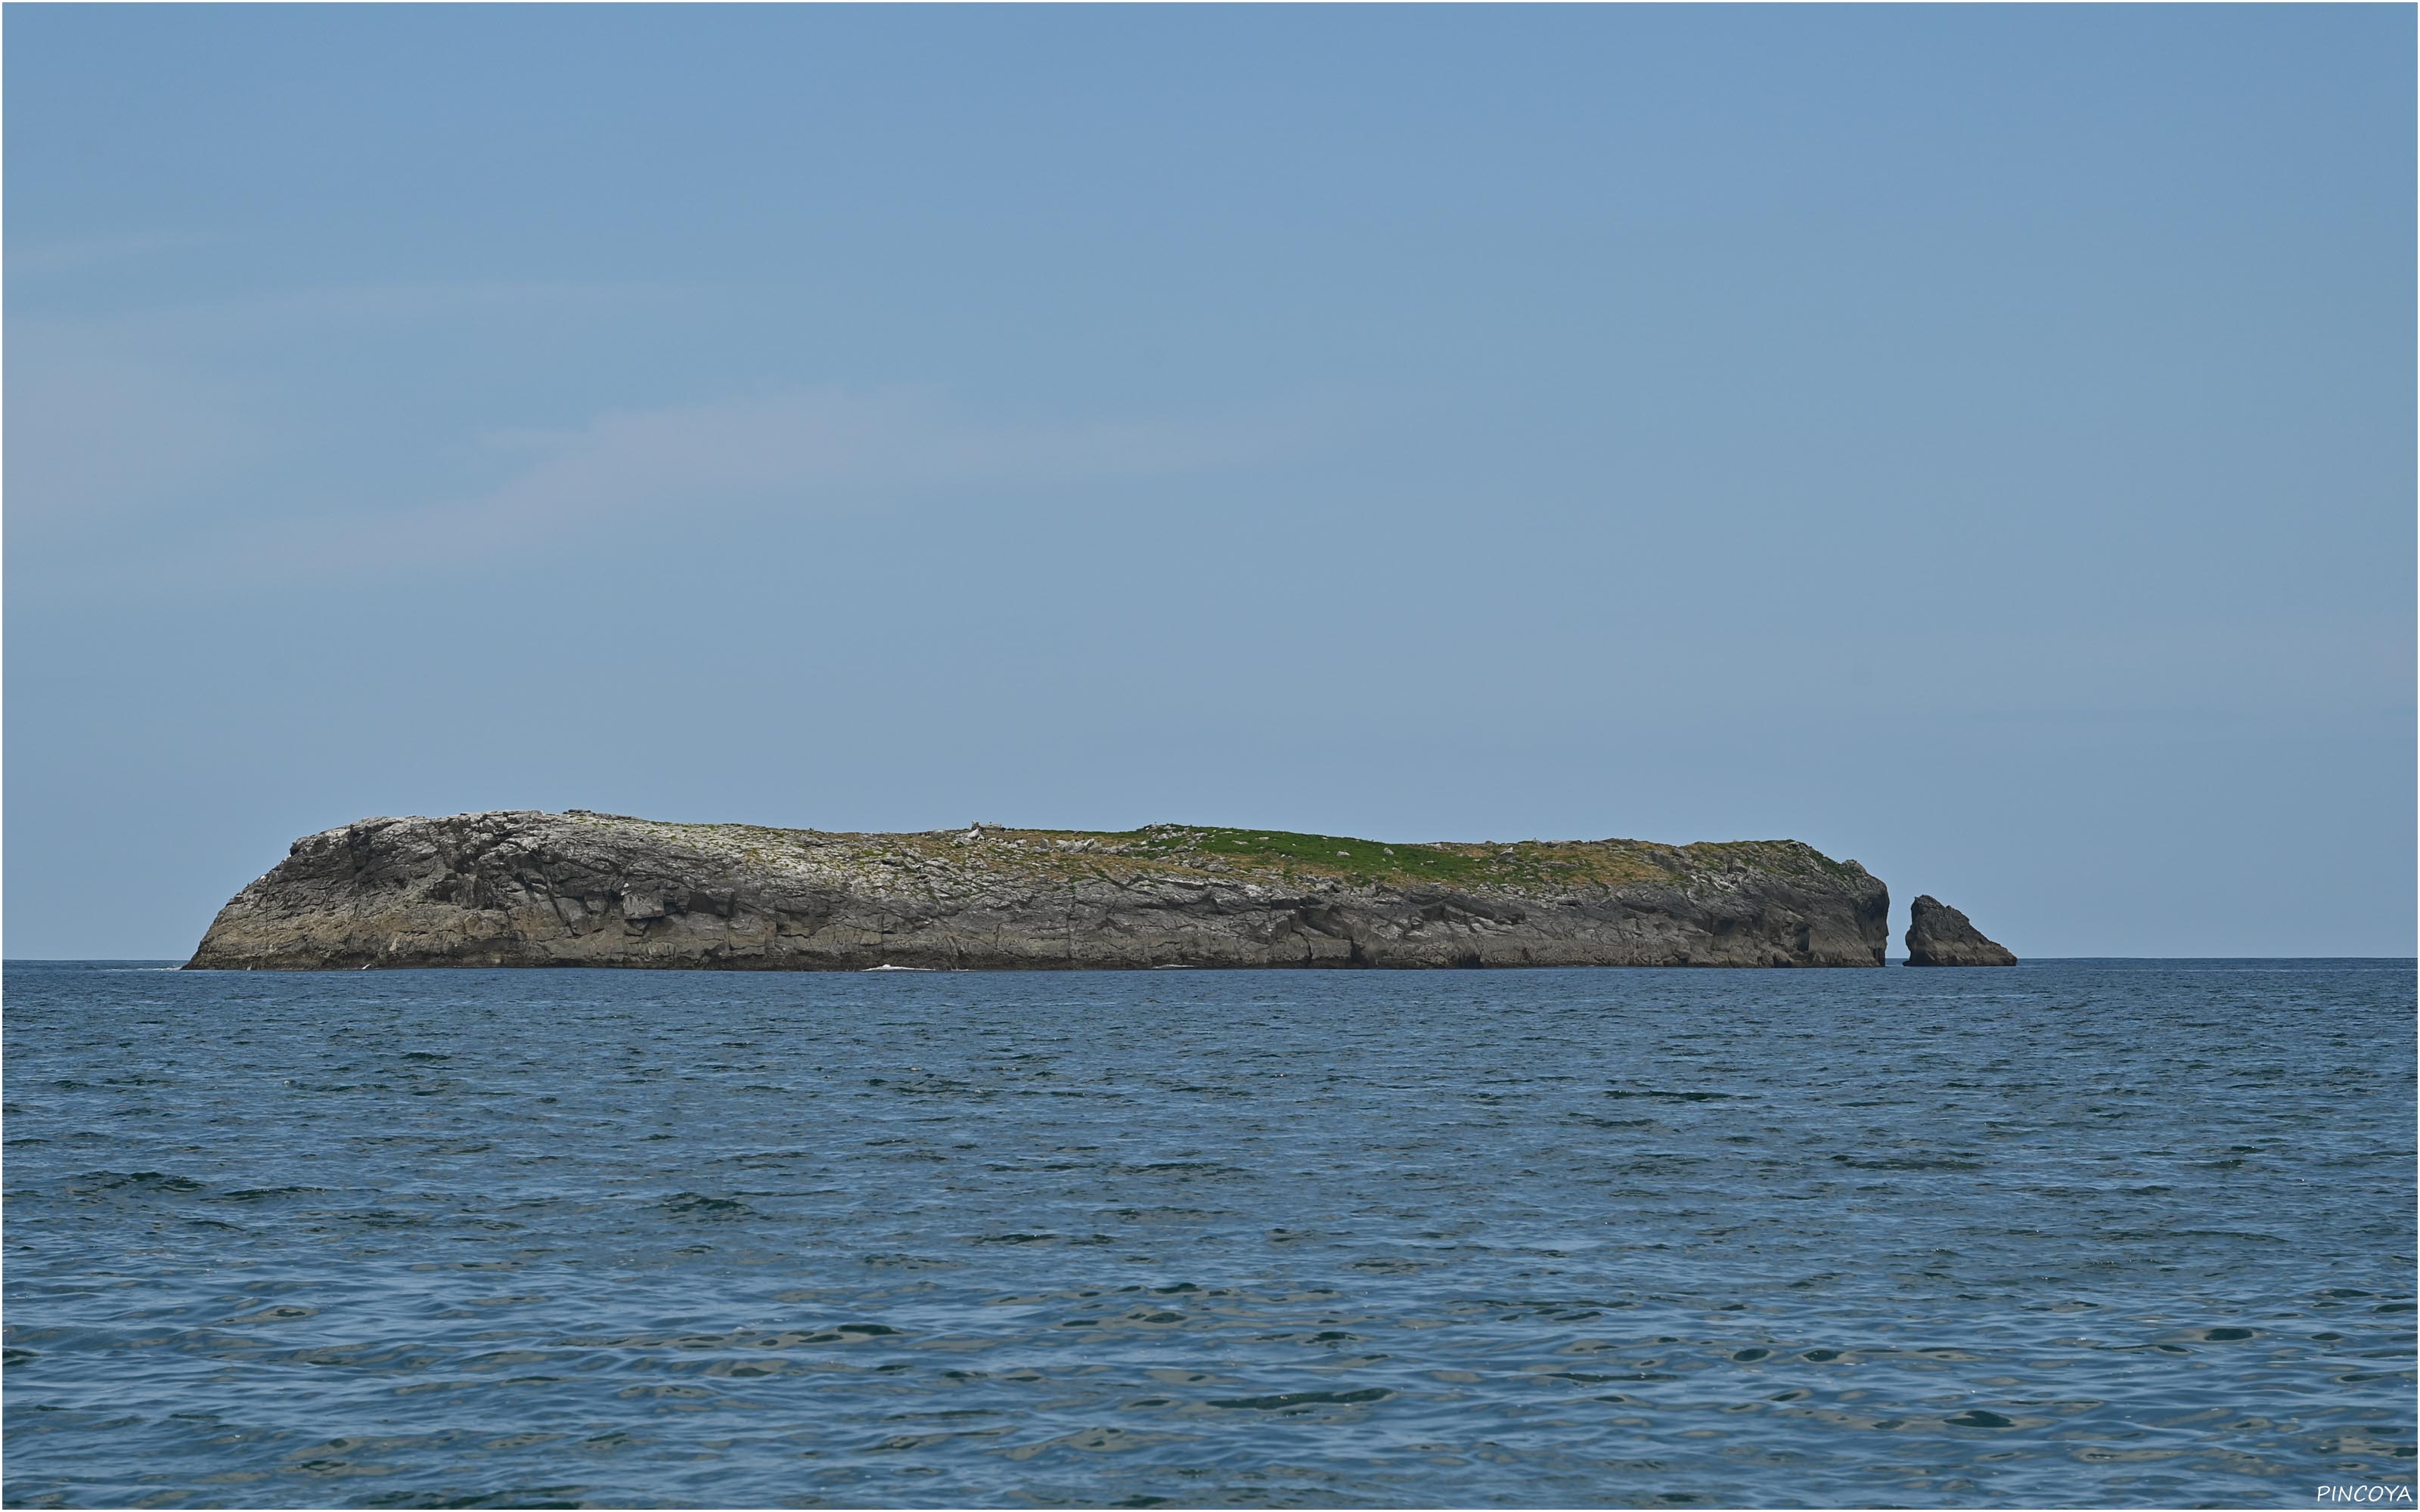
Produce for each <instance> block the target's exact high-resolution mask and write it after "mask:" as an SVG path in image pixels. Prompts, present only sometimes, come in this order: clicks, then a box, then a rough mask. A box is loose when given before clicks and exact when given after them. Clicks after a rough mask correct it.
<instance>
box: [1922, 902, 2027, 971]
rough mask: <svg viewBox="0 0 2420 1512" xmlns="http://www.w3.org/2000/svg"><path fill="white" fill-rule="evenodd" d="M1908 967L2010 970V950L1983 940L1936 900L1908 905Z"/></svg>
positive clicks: (2012, 962)
mask: <svg viewBox="0 0 2420 1512" xmlns="http://www.w3.org/2000/svg"><path fill="white" fill-rule="evenodd" d="M1907 964H1909V965H1912V966H2013V965H2015V964H2017V958H2016V956H2015V955H2014V954H2013V953H2011V952H2010V951H2009V948H2008V947H2007V946H2005V945H2002V944H1999V943H1998V942H1997V941H1994V940H1987V939H1985V938H1984V937H1983V932H1982V931H1981V930H1978V929H1977V928H1976V927H1975V926H1974V924H1973V923H1972V922H1971V921H1970V920H1969V919H1968V918H1966V916H1965V915H1964V914H1962V913H1960V912H1959V911H1958V910H1957V909H1955V908H1952V907H1950V906H1949V905H1948V904H1947V903H1943V902H1942V901H1941V900H1940V899H1938V898H1933V897H1923V898H1918V899H1917V900H1916V902H1915V903H1911V904H1909V905H1908V920H1907Z"/></svg>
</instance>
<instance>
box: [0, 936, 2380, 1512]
mask: <svg viewBox="0 0 2420 1512" xmlns="http://www.w3.org/2000/svg"><path fill="white" fill-rule="evenodd" d="M2413 980H2414V979H2413V972H2412V966H2411V964H2409V963H2378V962H2369V963H2364V962H2266V963H2261V962H2200V963H2193V962H2173V963H2156V964H2154V963H2113V962H2051V963H2044V964H2029V965H2026V966H2024V967H2021V968H2019V969H2016V970H2013V971H1917V970H1909V969H1905V968H1899V967H1894V968H1888V969H1885V970H1881V971H1828V972H1825V971H1817V972H1758V971H1732V972H1721V971H1696V972H1692V971H1535V972H1452V973H1434V974H1422V973H1388V972H1376V973H1296V972H1219V973H1213V972H1173V971H1170V972H1156V973H1131V974H1129V973H1103V974H1096V975H1095V974H1075V975H1059V974H1047V975H1040V974H1037V975H989V974H968V975H921V974H905V973H903V974H885V975H866V976H827V975H818V976H786V975H784V976H769V975H768V976H758V975H734V974H715V973H642V972H623V973H615V972H568V971H566V972H507V971H496V972H488V971H458V972H395V973H376V972H353V973H342V974H324V975H282V974H266V973H264V974H240V975H221V974H199V973H183V974H179V973H176V972H169V971H161V970H156V969H138V968H131V967H127V966H108V965H76V966H64V965H38V964H19V965H12V966H10V967H8V971H7V975H6V990H7V1019H6V1031H7V1050H8V1058H7V1063H6V1095H7V1115H8V1117H7V1123H6V1138H7V1166H6V1177H7V1208H6V1216H7V1228H6V1243H7V1270H6V1303H7V1313H6V1335H7V1343H8V1352H7V1356H6V1361H7V1363H6V1367H5V1385H6V1428H7V1451H8V1452H7V1461H6V1481H5V1492H6V1498H7V1501H8V1503H9V1504H21V1505H44V1504H159V1505H195V1506H199V1505H227V1504H234V1505H250V1506H278V1505H298V1504H303V1505H369V1506H390V1505H391V1506H416V1505H442V1504H448V1503H471V1504H582V1503H585V1504H625V1505H627V1504H721V1505H731V1504H827V1503H828V1504H892V1505H896V1504H968V1503H974V1504H1030V1503H1042V1504H1065V1503H1076V1504H1095V1505H1099V1504H1129V1505H1149V1504H1155V1503H1156V1502H1166V1503H1173V1504H1183V1505H1192V1506H1202V1505H1216V1504H1230V1503H1243V1504H1357V1505H1390V1504H1455V1505H1466V1506H1468V1505H1481V1504H1563V1505H1575V1504H1580V1505H1584V1504H1669V1503H1687V1502H1693V1501H1694V1502H1704V1503H1715V1504H1840V1503H1852V1504H1873V1503H1888V1504H1982V1503H1993V1504H2009V1503H2015V1504H2129V1503H2134V1504H2194V1503H2217V1504H2292V1505H2299V1506H2308V1505H2312V1504H2313V1500H2314V1493H2315V1489H2316V1488H2317V1487H2319V1485H2321V1484H2342V1483H2349V1482H2373V1483H2375V1482H2389V1483H2393V1484H2397V1485H2402V1486H2410V1485H2411V1484H2412V1440H2413V1427H2414V1422H2413V1419H2414V1407H2413V1401H2414V1396H2413V1392H2414V1382H2413V1369H2412V1364H2413V1335H2412V1319H2413V1314H2412V1306H2413V1242H2412V1241H2413V1198H2414V1186H2413V1182H2414V1172H2413V1102H2412V1094H2413V1057H2414V1045H2413V1013H2412V1009H2413ZM2407 1504H2408V1503H2407Z"/></svg>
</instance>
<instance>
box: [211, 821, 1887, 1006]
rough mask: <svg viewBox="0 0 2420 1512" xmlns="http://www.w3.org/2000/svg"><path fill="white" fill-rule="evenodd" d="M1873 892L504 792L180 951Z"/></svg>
mask: <svg viewBox="0 0 2420 1512" xmlns="http://www.w3.org/2000/svg"><path fill="white" fill-rule="evenodd" d="M1889 907H1890V896H1889V894H1888V892H1887V891H1885V888H1884V887H1883V885H1882V883H1881V882H1879V881H1878V880H1876V879H1875V878H1874V877H1872V876H1871V875H1869V873H1868V872H1866V870H1865V869H1864V868H1863V867H1861V866H1859V865H1858V864H1857V863H1856V862H1854V861H1835V860H1832V859H1830V858H1829V857H1827V856H1823V854H1822V853H1820V852H1818V851H1816V850H1815V849H1814V848H1812V847H1811V846H1807V845H1804V844H1801V843H1799V842H1797V841H1737V842H1731V843H1713V844H1698V845H1659V844H1652V843H1649V842H1646V841H1621V840H1606V841H1525V842H1522V843H1519V844H1493V843H1490V844H1477V845H1471V844H1428V845H1385V844H1381V843H1378V842H1375V841H1361V840H1348V839H1340V838H1336V837H1330V836H1320V835H1297V834H1289V833H1284V832H1280V831H1275V830H1246V829H1220V828H1208V827H1203V826H1199V825H1153V826H1151V827H1149V828H1145V829H1139V830H1131V831H1126V832H1123V833H1117V834H1088V833H1076V832H1070V831H1056V830H1019V829H1003V828H998V827H995V826H991V825H974V826H970V827H969V828H967V829H964V830H939V831H933V832H929V833H923V834H902V835H877V834H862V835H861V834H827V833H822V832H819V831H814V830H799V829H768V828H761V827H758V826H755V825H686V824H661V823H657V822H654V821H650V820H644V819H632V818H627V817H623V816H619V815H613V814H601V813H589V812H586V811H583V810H573V811H571V812H569V813H563V814H552V813H537V812H528V811H514V812H503V813H474V814H458V815H455V816H453V817H451V818H442V819H417V818H415V819H365V820H362V821H361V822H359V823H357V824H351V825H345V826H344V827H343V828H341V829H331V830H328V831H326V832H325V833H322V834H318V835H312V836H308V837H306V838H304V839H302V840H300V841H295V843H294V846H293V849H292V852H291V853H290V854H289V855H288V856H287V857H286V859H285V860H284V861H282V862H280V863H279V864H278V865H277V867H276V869H275V870H274V871H271V872H270V873H269V874H268V875H266V876H264V877H262V878H260V879H259V880H258V881H256V882H255V883H253V884H252V885H251V886H250V887H246V888H244V889H243V890H242V891H241V892H240V893H238V894H237V895H236V896H235V898H234V899H233V900H232V901H231V902H229V903H227V905H226V906H225V908H223V909H221V910H220V912H219V915H218V918H216V919H215V920H214V921H213V922H212V923H211V925H210V927H209V933H207V934H206V935H204V936H203V938H202V943H201V947H200V949H197V950H195V951H194V958H193V960H192V961H190V962H188V963H187V966H188V967H189V968H216V969H281V970H328V969H345V968H352V967H360V966H673V967H721V968H731V969H756V970H863V969H867V968H872V967H878V966H907V967H931V968H971V969H986V970H998V969H1068V968H1082V967H1095V968H1140V967H1155V966H1522V965H1534V966H1566V965H1639V966H1648V965H1652V966H1664V965H1707V966H1874V965H1880V964H1882V960H1883V947H1884V944H1885V938H1886V931H1887V923H1886V919H1887V916H1888V912H1889Z"/></svg>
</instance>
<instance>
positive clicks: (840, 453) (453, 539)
mask: <svg viewBox="0 0 2420 1512" xmlns="http://www.w3.org/2000/svg"><path fill="white" fill-rule="evenodd" d="M1303 429H1304V425H1303V422H1302V421H1301V420H1300V419H1299V418H1293V419H1285V420H1253V419H1249V418H1248V419H1241V420H1238V419H1218V418H1177V419H1164V418H1163V419H1143V420H1103V421H1083V422H1072V423H1070V422H1040V421H1005V420H998V419H988V418H985V417H981V416H978V415H973V414H970V413H968V412H967V411H966V410H965V409H963V408H962V407H960V406H958V405H955V404H954V403H952V402H950V401H949V400H948V399H947V397H946V396H945V395H943V394H941V393H939V392H937V391H934V390H930V389H910V388H892V389H878V390H870V391H868V390H850V389H843V388H831V387H826V388H815V389H806V390H798V391H792V392H787V393H774V394H767V395H759V396H750V397H743V398H737V399H730V400H725V401H721V402H718V403H712V404H693V405H680V406H672V407H667V408H661V409H632V410H617V411H613V412H609V413H606V414H602V415H599V416H597V418H595V419H593V420H591V421H590V422H588V423H587V424H584V425H582V426H579V427H577V428H574V429H570V430H565V431H555V432H532V431H519V432H508V433H501V434H499V435H498V436H497V437H495V438H492V439H493V440H495V441H496V442H497V443H498V444H499V446H501V447H505V448H509V449H511V450H513V451H517V452H520V453H521V454H523V455H531V454H535V455H531V459H530V460H529V461H527V462H526V463H525V464H524V465H523V466H522V468H521V469H520V471H518V472H516V473H514V474H513V475H512V476H510V477H509V478H507V479H506V480H505V481H504V482H503V483H501V484H499V485H498V486H495V487H492V488H489V489H488V490H486V491H484V492H481V493H477V494H475V495H473V496H471V497H468V498H462V499H457V500H452V501H444V502H440V503H434V504H430V505H427V506H425V507H421V508H416V509H406V510H400V511H395V512H389V513H383V514H380V515H376V516H371V517H361V516H354V517H349V518H338V519H330V518H327V517H318V518H312V519H304V520H291V521H287V522H286V523H284V524H282V525H279V526H275V527H263V528H261V529H260V530H258V531H257V532H253V536H252V538H251V539H248V540H245V541H242V542H240V543H229V547H230V549H229V550H228V552H227V556H226V561H225V563H224V565H225V568H226V569H228V570H234V571H240V570H241V569H243V568H247V567H248V568H253V569H268V570H271V571H274V572H278V573H281V574H282V573H290V572H299V573H317V572H328V571H353V572H358V571H363V570H397V569H427V568H432V567H440V566H456V567H461V566H476V565H481V564H486V563H494V562H497V561H503V560H509V559H512V558H514V557H517V556H521V555H525V554H529V553H534V552H538V551H543V550H547V549H550V548H553V547H555V546H557V545H559V544H560V543H563V542H565V541H568V540H575V539H576V540H580V541H585V542H591V543H593V542H597V541H598V540H600V539H606V540H610V539H611V536H610V535H600V532H599V527H600V526H611V525H613V524H617V523H625V522H629V523H636V522H639V521H644V520H663V519H668V518H676V519H679V520H682V521H684V522H688V523H692V524H694V523H699V522H703V521H707V520H711V519H713V518H715V517H723V516H730V515H734V514H737V513H740V512H744V511H774V512H785V513H803V512H810V511H816V510H822V509H829V508H833V507H847V506H853V505H861V504H869V503H882V502H888V501H899V500H903V499H909V498H916V497H926V496H931V495H935V494H945V493H948V492H951V491H954V490H960V489H966V488H974V487H1004V486H1022V485H1036V484H1041V485H1048V484H1075V483H1080V482H1086V481H1093V480H1110V479H1118V478H1144V477H1155V476H1166V475H1171V474H1178V473H1186V472H1193V471H1202V470H1205V469H1212V468H1218V467H1224V466H1230V465H1234V464H1238V463H1242V462H1246V461H1249V460H1251V459H1253V458H1256V457H1259V456H1264V455H1271V454H1273V453H1275V452H1278V451H1281V450H1288V449H1291V448H1292V447H1293V446H1295V444H1297V443H1298V442H1299V440H1301V439H1302V433H1303ZM187 565H188V566H192V565H194V563H187Z"/></svg>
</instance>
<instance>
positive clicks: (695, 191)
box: [5, 6, 2415, 957]
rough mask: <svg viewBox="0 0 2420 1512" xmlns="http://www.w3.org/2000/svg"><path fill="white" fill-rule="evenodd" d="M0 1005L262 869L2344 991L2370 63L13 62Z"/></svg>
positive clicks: (1968, 48)
mask: <svg viewBox="0 0 2420 1512" xmlns="http://www.w3.org/2000/svg"><path fill="white" fill-rule="evenodd" d="M5 41H6V52H5V68H6V99H5V112H6V129H7V134H6V162H5V167H6V203H5V211H6V232H7V239H6V249H5V254H6V270H7V282H6V301H7V326H6V353H5V355H6V361H7V369H6V401H7V403H6V454H5V486H6V506H7V507H6V546H7V556H6V586H7V607H6V630H7V639H6V673H7V684H6V698H7V702H6V714H7V716H8V719H7V737H8V740H7V748H6V755H7V765H6V783H7V787H6V799H7V819H8V826H7V837H6V838H7V841H8V844H7V848H6V881H7V899H6V903H7V908H6V924H7V937H6V949H7V950H8V953H9V954H10V955H12V956H20V957H23V956H103V955H157V956H168V955H181V954H183V953H185V952H186V951H188V950H189V949H191V947H192V944H193V942H194V939H196V938H197V937H198V935H199V933H200V932H201V930H202V928H203V926H204V925H205V924H207V922H208V921H209V917H210V915H211V913H212V912H213V911H214V910H215V909H216V908H217V906H218V905H219V904H220V903H222V902H224V901H225V898H226V896H227V895H228V894H230V893H232V892H233V891H234V890H235V889H237V888H238V887H240V886H242V885H243V884H244V883H245V882H247V881H249V880H250V879H251V878H252V877H254V876H255V875H256V874H258V873H259V872H262V871H264V870H266V869H267V868H268V867H269V866H270V865H271V864H272V863H274V862H275V861H276V860H277V858H278V857H279V856H282V855H283V854H284V853H285V848H286V845H287V842H288V841H290V840H291V839H292V838H294V837H295V836H297V835H300V834H302V833H306V832H310V831H314V830H318V829H322V828H326V827H328V826H331V825H339V824H342V823H344V822H346V821H348V820H350V819H353V818H357V817H361V816H364V815H368V814H376V813H438V812H451V811H455V810H468V809H492V808H545V809H563V808H569V807H582V808H592V809H600V810H616V811H623V812H636V813H644V814H650V815H656V816H660V817H666V818H679V819H695V820H715V819H738V820H750V821H755V822H761V823H772V824H786V825H811V826H814V827H820V828H928V827H937V826H940V825H959V824H964V823H966V822H968V821H970V820H973V819H983V820H986V821H992V822H999V823H1013V824H1028V825H1066V826H1083V827H1125V826H1128V825H1139V824H1143V823H1148V822H1152V821H1157V820H1171V819H1177V820H1191V821H1198V822H1205V823H1240V824H1250V825H1281V826H1286V827H1292V828H1300V829H1312V830H1321V831H1326V832H1335V833H1351V834H1359V835H1369V836H1374V837H1379V838H1385V839H1396V840H1420V839H1441V838H1451V839H1471V840H1478V839H1521V838H1526V837H1531V836H1537V837H1552V838H1570V837H1595V836H1605V835H1630V836H1642V837H1646V838H1652V839H1659V840H1669V841H1689V840H1701V839H1708V840H1719V839H1734V838H1761V837H1770V836H1781V835H1787V836H1794V837H1797V838H1801V839H1804V840H1807V841H1810V842H1812V843H1814V844H1817V845H1819V846H1821V847H1823V849H1824V850H1826V851H1827V852H1830V853H1831V854H1833V855H1836V856H1855V857H1857V858H1859V859H1860V860H1863V861H1864V862H1865V863H1866V864H1867V865H1868V866H1869V867H1870V868H1872V869H1873V870H1874V871H1875V872H1876V873H1877V874H1879V875H1880V876H1882V877H1883V878H1884V879H1885V881H1886V882H1888V883H1889V885H1890V887H1891V889H1892V892H1893V896H1894V899H1895V900H1896V902H1897V904H1898V906H1897V908H1896V910H1895V919H1896V923H1897V924H1900V925H1903V922H1904V918H1905V904H1906V901H1907V900H1908V899H1910V898H1912V897H1914V896H1915V895H1916V893H1919V892H1931V893H1933V894H1935V895H1937V896H1940V897H1942V898H1944V899H1947V901H1949V902H1951V903H1957V904H1959V905H1960V906H1962V907H1963V908H1965V909H1966V910H1967V911H1968V912H1969V913H1970V914H1972V915H1973V916H1974V917H1975V918H1976V920H1977V921H1978V923H1979V924H1980V925H1981V926H1982V927H1983V928H1984V929H1985V930H1986V931H1987V932H1989V933H1993V934H1994V935H1995V936H1997V937H2000V938H2002V939H2004V940H2007V941H2008V942H2009V944H2011V945H2012V946H2013V947H2014V948H2015V949H2018V950H2019V951H2020V952H2022V953H2027V954H2034V955H2069V954H2145V955H2151V954H2238V955H2241V954H2335V953H2363V954H2408V953H2410V952H2411V951H2412V922H2413V917H2414V897H2413V847H2412V837H2413V823H2414V812H2413V757H2414V749H2413V698H2412V688H2413V656H2412V650H2413V630H2412V625H2413V593H2412V569H2413V560H2414V539H2413V519H2412V503H2413V491H2414V489H2413V486H2414V473H2413V456H2414V432H2413V413H2414V401H2415V394H2414V387H2413V361H2412V359H2413V349H2412V331H2413V326H2414V313H2415V312H2414V308H2413V293H2412V267H2413V262H2414V251H2415V249H2414V244H2413V224H2414V197H2413V187H2412V186H2413V181H2414V161H2413V149H2412V119H2413V115H2414V99H2413V65H2412V56H2413V42H2414V38H2413V13H2412V10H2411V9H2410V8H2402V7H2347V8H2339V7H2328V8H2319V7H2311V8H2300V7H2296V8H2270V7H2226V8H2198V7H2146V8H2092V7H2056V8H2028V7H1983V8H1914V7H1907V8H1900V7H1889V8H1836V7H1811V8H1780V9H1774V8H1754V7H1714V8H1698V9H1665V8H1629V7H1621V8H1519V9H1511V8H1502V9H1499V8H1382V7H1353V8H1262V7H1246V8H1032V7H1012V8H998V9H960V8H940V7H931V8H927V7H910V8H886V9H843V8H821V7H816V8H769V7H740V8H635V7H633V8H582V7H530V8H474V7H427V8H300V7H258V8H212V7H201V6H194V7H162V8H149V7H133V6H127V7H11V8H9V9H8V12H7V16H6V20H5Z"/></svg>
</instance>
